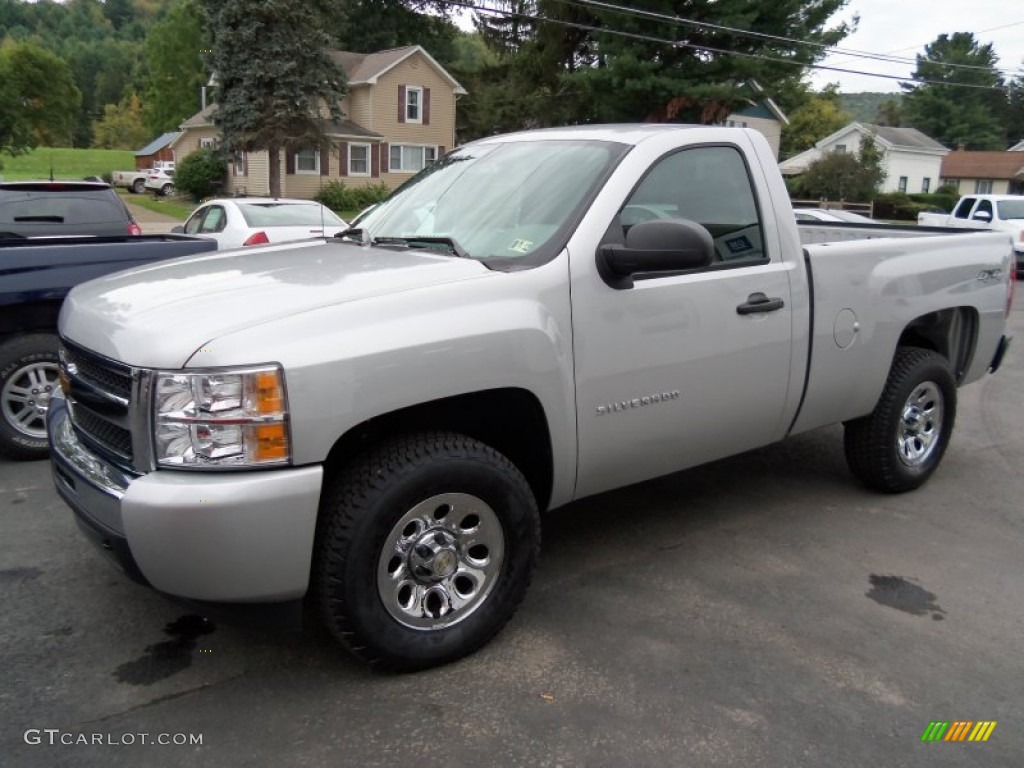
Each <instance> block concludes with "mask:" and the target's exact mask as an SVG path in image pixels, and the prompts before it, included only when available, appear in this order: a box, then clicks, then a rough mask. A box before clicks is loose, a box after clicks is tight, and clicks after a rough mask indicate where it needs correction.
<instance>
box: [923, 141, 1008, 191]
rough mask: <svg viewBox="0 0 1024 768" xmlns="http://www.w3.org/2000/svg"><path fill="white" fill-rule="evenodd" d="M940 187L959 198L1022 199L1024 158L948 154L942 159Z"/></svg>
mask: <svg viewBox="0 0 1024 768" xmlns="http://www.w3.org/2000/svg"><path fill="white" fill-rule="evenodd" d="M942 183H943V184H947V185H950V186H954V187H956V191H957V192H959V193H960V194H961V195H989V194H991V195H1024V154H1022V153H1021V150H1010V151H1007V152H965V151H962V150H957V151H956V152H950V153H949V154H948V155H946V156H945V157H944V158H942Z"/></svg>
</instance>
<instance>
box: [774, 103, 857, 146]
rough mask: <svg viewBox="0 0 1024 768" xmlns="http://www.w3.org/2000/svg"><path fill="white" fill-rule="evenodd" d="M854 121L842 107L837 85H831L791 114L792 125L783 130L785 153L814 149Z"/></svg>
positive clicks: (790, 121)
mask: <svg viewBox="0 0 1024 768" xmlns="http://www.w3.org/2000/svg"><path fill="white" fill-rule="evenodd" d="M852 121H853V118H852V117H851V116H850V114H849V113H848V112H845V111H844V110H843V109H842V108H841V107H840V106H839V96H838V91H837V88H836V87H835V86H829V87H827V88H825V89H824V90H822V91H821V93H817V94H813V95H811V97H810V98H809V99H808V100H807V101H806V102H805V103H804V104H803V106H801V107H798V108H797V109H796V110H794V111H793V112H790V113H789V125H787V126H785V127H784V128H783V129H782V146H781V154H782V156H783V157H792V156H793V155H795V154H797V153H799V152H803V151H804V150H806V149H810V148H811V147H813V146H814V145H815V143H816V142H818V141H819V140H821V139H823V138H825V137H826V136H828V135H829V134H831V133H835V132H836V131H838V130H839V129H840V128H842V127H843V126H844V125H848V124H849V123H851V122H852Z"/></svg>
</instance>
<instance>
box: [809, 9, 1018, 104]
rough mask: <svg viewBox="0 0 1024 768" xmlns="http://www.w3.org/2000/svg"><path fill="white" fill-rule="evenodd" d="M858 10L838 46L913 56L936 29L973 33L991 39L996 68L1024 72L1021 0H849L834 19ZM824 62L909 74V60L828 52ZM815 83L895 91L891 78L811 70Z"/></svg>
mask: <svg viewBox="0 0 1024 768" xmlns="http://www.w3.org/2000/svg"><path fill="white" fill-rule="evenodd" d="M855 14H859V15H860V25H859V26H858V28H857V31H856V32H854V33H853V34H852V35H850V36H849V37H847V38H846V39H845V40H843V41H842V42H841V43H840V44H839V47H840V48H843V49H853V50H856V51H868V52H871V53H887V54H892V55H894V56H904V57H907V58H908V59H911V60H913V58H914V56H915V55H916V54H918V53H924V47H925V45H927V44H928V43H930V42H932V41H933V40H935V38H936V37H938V36H939V35H941V34H942V33H944V32H945V33H947V34H952V33H953V32H973V33H974V37H975V39H976V40H978V41H980V42H981V43H982V44H984V43H992V45H993V47H994V48H995V51H996V54H997V55H998V56H999V64H998V66H999V68H1000V69H1001V70H1003V71H1004V72H1010V73H1013V74H1017V73H1021V72H1024V3H1021V2H1020V0H927V1H925V0H851V2H850V4H849V5H848V6H847V7H846V8H845V9H843V10H842V11H841V12H840V13H838V14H836V16H835V17H833V18H834V20H835V21H843V20H846V21H849V20H850V19H852V18H853V16H854V15H855ZM821 63H822V64H826V65H828V66H836V67H842V68H844V69H855V70H861V71H865V72H879V73H882V74H886V75H898V76H900V77H906V78H908V79H909V77H910V73H911V72H913V70H914V64H913V62H912V61H911V62H910V63H907V64H897V63H889V62H881V61H872V60H870V59H864V58H854V57H851V56H844V55H842V54H838V53H834V54H830V55H829V56H828V58H827V59H825V60H824V61H822V62H821ZM812 80H813V82H814V84H815V86H819V87H820V86H823V85H825V84H826V83H834V82H838V83H840V91H842V92H843V93H856V92H859V91H899V90H900V87H899V82H898V81H897V80H885V79H883V78H880V77H865V76H863V75H851V74H844V73H841V72H829V71H826V70H817V71H815V73H814V74H813V76H812Z"/></svg>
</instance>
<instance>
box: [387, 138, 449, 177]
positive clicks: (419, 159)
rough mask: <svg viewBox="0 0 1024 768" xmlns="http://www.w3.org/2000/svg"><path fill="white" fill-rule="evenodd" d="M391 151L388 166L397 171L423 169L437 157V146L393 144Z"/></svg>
mask: <svg viewBox="0 0 1024 768" xmlns="http://www.w3.org/2000/svg"><path fill="white" fill-rule="evenodd" d="M389 153H390V157H389V158H388V168H389V169H390V170H391V171H393V172H396V173H415V172H416V171H422V170H423V169H424V168H425V167H427V165H429V164H430V163H432V162H434V160H436V159H437V147H422V146H416V145H412V144H392V145H391V149H390V150H389Z"/></svg>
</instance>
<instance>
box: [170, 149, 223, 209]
mask: <svg viewBox="0 0 1024 768" xmlns="http://www.w3.org/2000/svg"><path fill="white" fill-rule="evenodd" d="M226 178H227V163H226V162H225V160H224V155H223V154H222V153H221V152H220V151H219V150H216V149H211V148H209V147H204V148H203V149H199V150H196V151H195V152H193V153H192V154H190V155H189V156H188V157H186V158H185V159H184V160H182V161H181V162H180V163H178V165H177V168H176V170H175V172H174V186H175V188H176V189H177V190H179V191H180V192H184V193H185V194H187V195H189V196H190V197H191V198H192V201H193V202H199V201H200V200H203V199H205V198H207V197H213V194H214V192H216V191H217V190H219V189H221V188H222V187H223V186H224V180H225V179H226Z"/></svg>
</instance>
